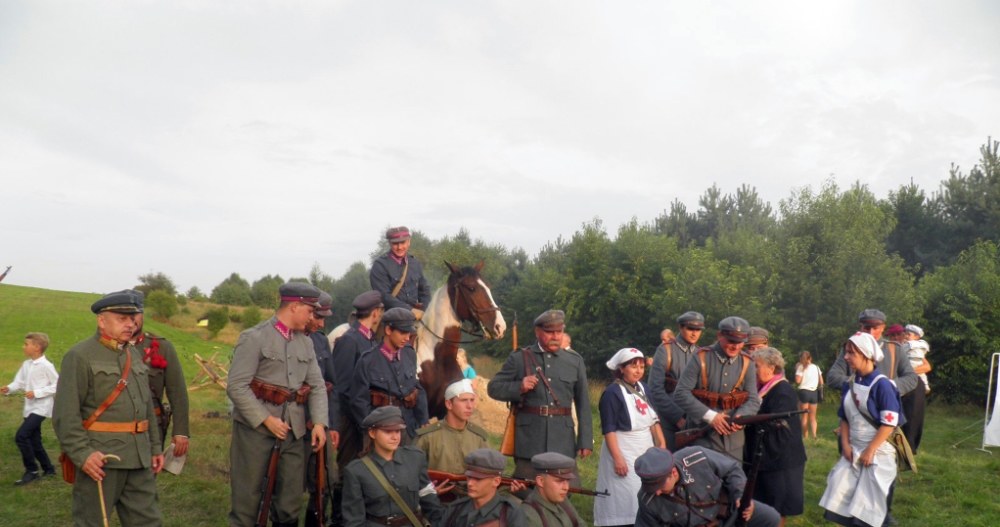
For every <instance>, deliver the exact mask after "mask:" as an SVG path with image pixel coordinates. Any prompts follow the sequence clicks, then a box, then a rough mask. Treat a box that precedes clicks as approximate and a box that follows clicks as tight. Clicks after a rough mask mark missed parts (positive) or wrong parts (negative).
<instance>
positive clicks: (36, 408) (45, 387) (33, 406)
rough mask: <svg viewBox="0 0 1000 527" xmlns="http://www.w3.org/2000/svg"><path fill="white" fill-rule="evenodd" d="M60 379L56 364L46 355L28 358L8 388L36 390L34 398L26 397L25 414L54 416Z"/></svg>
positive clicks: (20, 390) (16, 390)
mask: <svg viewBox="0 0 1000 527" xmlns="http://www.w3.org/2000/svg"><path fill="white" fill-rule="evenodd" d="M58 381H59V374H57V373H56V368H55V366H53V365H52V363H51V362H49V359H47V358H45V355H42V356H41V357H38V358H37V359H34V360H32V359H28V360H26V361H24V364H21V369H20V370H18V371H17V375H15V376H14V382H12V383H10V384H8V385H7V389H9V390H10V391H11V393H13V392H31V391H33V392H35V398H34V399H28V398H27V397H25V398H24V416H23V417H28V416H29V415H31V414H38V415H40V416H42V417H52V405H53V403H54V402H55V400H54V399H55V398H54V397H52V396H53V395H55V394H56V382H58Z"/></svg>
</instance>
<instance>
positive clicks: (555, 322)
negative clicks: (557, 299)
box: [535, 309, 566, 331]
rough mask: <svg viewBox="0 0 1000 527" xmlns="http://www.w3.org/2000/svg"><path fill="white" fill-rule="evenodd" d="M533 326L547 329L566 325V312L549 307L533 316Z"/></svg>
mask: <svg viewBox="0 0 1000 527" xmlns="http://www.w3.org/2000/svg"><path fill="white" fill-rule="evenodd" d="M535 327H536V328H542V329H544V330H547V331H552V330H557V329H563V328H565V327H566V313H564V312H562V311H560V310H558V309H550V310H548V311H546V312H544V313H542V314H541V315H538V316H537V317H536V318H535Z"/></svg>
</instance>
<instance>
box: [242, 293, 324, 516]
mask: <svg viewBox="0 0 1000 527" xmlns="http://www.w3.org/2000/svg"><path fill="white" fill-rule="evenodd" d="M278 293H279V294H280V295H281V304H280V305H279V307H278V311H277V312H276V313H275V315H274V316H273V317H271V318H270V319H268V320H266V321H264V322H261V323H260V324H257V325H256V326H254V327H252V328H250V329H248V330H246V331H244V332H243V333H241V334H240V338H239V340H238V341H237V342H236V347H235V348H234V349H233V363H232V365H231V367H230V369H229V381H228V387H227V388H226V394H227V395H229V398H230V399H231V400H232V402H233V437H232V445H231V447H230V450H229V455H230V467H231V469H230V470H231V472H230V481H231V486H232V509H231V510H230V511H229V523H230V525H233V526H241V527H245V526H249V525H253V524H254V523H255V521H256V515H257V509H258V505H259V503H260V499H261V490H262V489H261V483H262V482H263V481H264V478H265V476H266V469H267V464H268V459H269V456H270V452H271V449H272V447H273V446H274V444H275V440H276V439H277V440H280V441H281V444H280V451H281V457H280V462H279V464H278V473H277V485H276V487H275V489H276V490H275V495H274V496H273V498H272V500H273V501H272V514H271V519H272V521H273V522H274V525H275V526H289V525H297V524H298V518H299V511H300V510H301V509H302V493H303V492H304V490H305V489H304V478H303V477H302V475H303V473H304V471H305V463H306V448H305V446H304V443H303V442H302V441H301V440H300V438H302V437H303V436H304V435H306V434H310V435H311V440H310V445H311V447H312V450H314V451H316V450H318V449H320V448H323V447H324V446H325V445H326V438H327V433H326V430H327V419H328V413H327V406H326V404H327V394H326V386H325V385H324V382H323V377H322V375H321V374H320V370H319V365H318V364H317V362H316V353H315V351H313V343H312V340H310V339H309V337H308V336H306V334H305V333H303V331H304V330H305V328H306V324H307V323H308V322H309V321H310V320H311V319H312V318H313V313H314V312H315V310H316V309H319V308H320V304H319V296H320V291H319V289H317V288H315V287H313V286H312V285H309V284H303V283H287V284H284V285H282V286H281V287H280V288H279V289H278ZM307 405H308V407H309V413H310V416H311V417H312V420H313V427H312V429H311V430H307V429H306V412H305V408H306V406H307Z"/></svg>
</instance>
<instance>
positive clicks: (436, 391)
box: [416, 261, 507, 418]
mask: <svg viewBox="0 0 1000 527" xmlns="http://www.w3.org/2000/svg"><path fill="white" fill-rule="evenodd" d="M445 265H447V266H448V269H449V270H450V271H451V274H450V275H449V276H448V283H447V284H446V285H444V286H442V287H440V288H439V289H438V290H437V291H435V292H434V295H433V296H432V297H431V302H430V305H428V306H427V310H426V311H425V312H424V317H423V320H421V323H420V324H419V325H418V326H417V343H416V344H417V347H416V351H417V365H418V370H419V372H420V373H419V376H420V383H421V384H423V386H424V389H425V390H426V391H427V407H428V410H430V415H432V416H435V417H438V418H442V417H444V415H445V412H446V410H445V406H444V391H445V389H446V388H447V387H448V385H449V384H451V383H452V382H455V381H457V380H460V379H461V378H462V370H461V369H460V368H459V367H458V360H457V359H456V357H457V355H458V348H459V346H460V345H461V344H462V343H463V342H467V341H463V339H462V334H463V332H464V333H465V334H467V335H471V336H472V337H473V338H474V339H475V340H479V339H499V338H502V337H503V334H504V332H505V331H506V330H507V323H506V322H505V321H504V319H503V314H502V313H500V308H499V307H498V306H497V304H496V302H494V301H493V293H492V292H490V288H489V287H488V286H487V285H486V283H485V282H483V279H482V278H481V277H480V276H479V271H481V270H482V268H483V262H482V261H480V262H479V263H478V264H476V265H475V267H461V268H459V267H456V266H454V265H452V264H450V263H448V262H445ZM463 322H469V323H471V324H473V326H474V328H475V330H476V331H480V332H481V334H480V333H472V332H469V331H465V330H463V329H462V323H463ZM475 340H473V341H475Z"/></svg>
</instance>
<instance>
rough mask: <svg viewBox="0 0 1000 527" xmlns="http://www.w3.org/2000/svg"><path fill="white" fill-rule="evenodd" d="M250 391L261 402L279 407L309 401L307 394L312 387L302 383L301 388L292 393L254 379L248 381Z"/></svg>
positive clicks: (283, 388)
mask: <svg viewBox="0 0 1000 527" xmlns="http://www.w3.org/2000/svg"><path fill="white" fill-rule="evenodd" d="M250 391H251V392H253V395H254V397H256V398H258V399H260V400H261V401H264V402H268V403H271V404H274V405H277V406H281V405H283V404H285V403H290V402H294V403H297V404H305V403H306V402H307V401H309V393H310V392H312V387H311V386H309V385H308V384H305V383H302V386H300V387H299V389H298V390H296V391H294V392H293V391H291V390H289V389H288V388H285V387H284V386H277V385H275V384H270V383H266V382H264V381H262V380H260V379H256V378H255V379H253V380H252V381H250Z"/></svg>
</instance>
